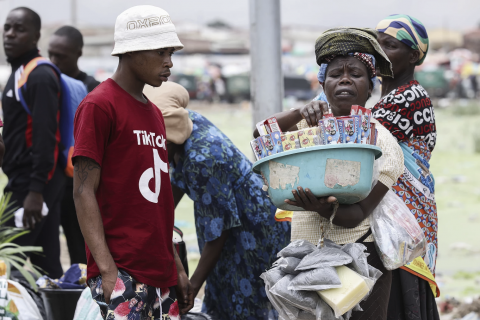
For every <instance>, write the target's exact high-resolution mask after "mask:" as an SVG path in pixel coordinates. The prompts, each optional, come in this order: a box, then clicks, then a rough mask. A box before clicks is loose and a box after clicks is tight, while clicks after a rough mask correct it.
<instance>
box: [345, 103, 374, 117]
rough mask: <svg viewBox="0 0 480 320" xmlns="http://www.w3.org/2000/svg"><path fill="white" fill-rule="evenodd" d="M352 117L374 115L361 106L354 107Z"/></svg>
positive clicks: (351, 111)
mask: <svg viewBox="0 0 480 320" xmlns="http://www.w3.org/2000/svg"><path fill="white" fill-rule="evenodd" d="M350 115H352V116H353V115H356V116H362V115H367V116H371V115H372V110H370V109H367V108H364V107H361V106H357V105H353V106H352V109H351V110H350Z"/></svg>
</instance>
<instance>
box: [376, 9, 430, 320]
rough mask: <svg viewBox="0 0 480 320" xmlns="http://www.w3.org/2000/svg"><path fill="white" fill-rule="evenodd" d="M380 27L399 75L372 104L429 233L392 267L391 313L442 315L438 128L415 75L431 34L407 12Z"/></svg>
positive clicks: (424, 319) (406, 192)
mask: <svg viewBox="0 0 480 320" xmlns="http://www.w3.org/2000/svg"><path fill="white" fill-rule="evenodd" d="M376 29H377V31H378V32H379V35H378V42H379V43H380V45H381V47H382V49H383V51H384V52H385V53H386V54H387V56H388V58H389V60H390V61H391V62H392V66H393V74H394V78H390V77H384V78H383V81H382V99H381V100H380V101H379V102H378V103H377V104H376V105H375V106H374V107H373V109H372V115H373V117H374V118H376V119H377V120H378V121H379V122H380V123H381V124H382V125H383V126H384V127H385V128H387V129H388V130H390V132H391V133H392V134H393V136H395V137H396V138H397V140H398V143H399V145H400V147H401V148H402V151H403V155H404V159H405V168H404V172H403V175H402V176H401V177H400V178H399V179H398V181H397V182H396V183H395V184H394V185H393V191H394V192H395V193H396V194H397V195H398V196H399V197H400V198H401V199H402V200H403V201H404V202H405V204H406V205H407V207H408V208H409V209H410V211H411V212H412V214H413V215H415V218H416V219H417V221H418V224H419V225H420V227H422V229H423V232H424V234H425V238H426V239H427V252H426V254H425V256H424V257H418V258H417V259H415V260H414V261H413V262H411V263H409V264H408V265H406V266H403V267H401V268H400V269H397V270H394V271H393V272H392V289H391V291H390V303H389V306H388V319H389V320H404V319H421V320H438V319H439V315H438V309H437V305H436V302H435V297H436V296H438V295H439V294H440V291H439V290H438V287H437V284H436V282H435V266H436V260H437V252H438V247H437V230H438V219H437V205H436V202H435V182H434V179H433V175H432V173H431V172H430V170H429V168H430V165H429V161H430V157H431V152H432V151H433V148H434V147H435V143H436V138H437V131H436V128H435V116H434V111H433V106H432V101H431V100H430V97H429V96H428V93H427V91H426V90H425V89H424V88H423V87H422V86H421V85H420V84H419V83H418V81H416V80H415V77H414V72H415V66H418V65H421V64H422V63H423V61H424V60H425V57H426V56H427V52H428V35H427V31H426V29H425V27H424V26H423V24H422V23H421V22H420V21H419V20H417V19H415V18H413V17H411V16H408V15H403V14H397V15H391V16H389V17H387V18H385V19H384V20H382V21H380V22H379V23H378V25H377V28H376ZM422 258H423V259H422Z"/></svg>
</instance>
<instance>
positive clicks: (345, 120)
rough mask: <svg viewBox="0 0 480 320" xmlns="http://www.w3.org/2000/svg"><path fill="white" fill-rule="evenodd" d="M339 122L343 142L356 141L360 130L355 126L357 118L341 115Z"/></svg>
mask: <svg viewBox="0 0 480 320" xmlns="http://www.w3.org/2000/svg"><path fill="white" fill-rule="evenodd" d="M337 122H338V129H339V131H340V138H341V141H342V143H356V140H357V135H358V131H357V127H356V126H355V118H353V117H340V118H337Z"/></svg>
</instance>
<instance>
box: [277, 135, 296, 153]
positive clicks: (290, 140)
mask: <svg viewBox="0 0 480 320" xmlns="http://www.w3.org/2000/svg"><path fill="white" fill-rule="evenodd" d="M280 137H281V139H282V148H283V151H289V150H294V149H297V147H296V146H295V140H298V136H297V132H287V133H284V134H282V135H281V136H280Z"/></svg>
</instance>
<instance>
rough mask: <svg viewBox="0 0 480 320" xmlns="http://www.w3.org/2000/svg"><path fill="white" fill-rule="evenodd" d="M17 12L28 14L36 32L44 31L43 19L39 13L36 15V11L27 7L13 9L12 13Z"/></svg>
mask: <svg viewBox="0 0 480 320" xmlns="http://www.w3.org/2000/svg"><path fill="white" fill-rule="evenodd" d="M17 10H21V11H23V12H25V13H27V15H28V16H30V19H31V22H32V25H33V27H34V28H35V31H38V32H40V29H42V19H40V16H39V15H38V13H36V12H35V11H33V10H32V9H30V8H27V7H18V8H15V9H13V10H12V11H17ZM12 11H10V12H12Z"/></svg>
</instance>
